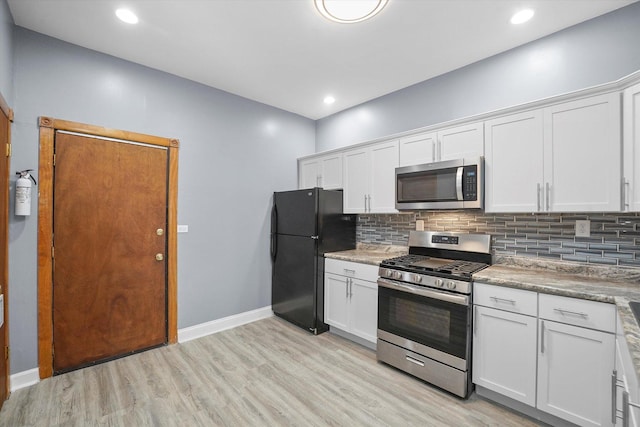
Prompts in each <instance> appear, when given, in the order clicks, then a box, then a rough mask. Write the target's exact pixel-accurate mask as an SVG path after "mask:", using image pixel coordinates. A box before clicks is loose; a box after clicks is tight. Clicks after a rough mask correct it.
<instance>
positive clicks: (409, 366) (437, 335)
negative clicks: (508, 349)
mask: <svg viewBox="0 0 640 427" xmlns="http://www.w3.org/2000/svg"><path fill="white" fill-rule="evenodd" d="M489 265H491V236H489V235H485V234H462V233H450V232H446V233H438V232H430V231H412V232H410V234H409V254H408V255H405V256H401V257H397V258H391V259H387V260H385V261H383V262H382V263H381V264H380V270H379V273H378V274H379V276H380V277H379V279H378V350H377V357H378V360H379V361H382V362H385V363H388V364H389V365H392V366H395V367H396V368H399V369H401V370H403V371H405V372H408V373H410V374H412V375H414V376H416V377H418V378H421V379H423V380H425V381H427V382H429V383H432V384H434V385H436V386H438V387H441V388H443V389H445V390H447V391H449V392H451V393H453V394H456V395H458V396H460V397H463V398H465V397H467V396H468V395H469V392H470V391H471V386H472V384H471V330H472V329H471V322H472V315H471V280H472V274H473V273H475V272H477V271H480V270H482V269H483V268H486V267H488V266H489Z"/></svg>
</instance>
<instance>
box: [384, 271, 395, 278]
mask: <svg viewBox="0 0 640 427" xmlns="http://www.w3.org/2000/svg"><path fill="white" fill-rule="evenodd" d="M385 275H386V276H387V277H393V270H387V271H385Z"/></svg>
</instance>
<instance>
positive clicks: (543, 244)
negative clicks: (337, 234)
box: [357, 210, 640, 268]
mask: <svg viewBox="0 0 640 427" xmlns="http://www.w3.org/2000/svg"><path fill="white" fill-rule="evenodd" d="M416 220H423V221H424V229H425V230H429V231H458V232H469V233H487V234H491V236H492V237H493V238H492V247H493V249H492V250H493V254H494V255H510V256H522V257H540V258H544V259H548V260H558V261H570V262H578V263H586V264H600V265H603V264H604V265H617V266H622V267H637V268H640V213H637V212H633V213H571V214H564V213H544V214H489V213H484V212H481V211H464V210H460V211H420V212H407V213H399V214H361V215H358V225H357V241H358V242H360V243H376V244H388V245H403V246H406V245H407V241H408V239H409V231H410V230H415V225H416ZM576 220H590V221H591V237H576V236H575V224H576Z"/></svg>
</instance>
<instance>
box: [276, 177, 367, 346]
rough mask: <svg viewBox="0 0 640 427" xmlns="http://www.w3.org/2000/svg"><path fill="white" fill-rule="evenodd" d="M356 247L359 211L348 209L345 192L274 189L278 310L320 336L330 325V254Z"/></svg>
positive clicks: (280, 315) (296, 323) (287, 318)
mask: <svg viewBox="0 0 640 427" xmlns="http://www.w3.org/2000/svg"><path fill="white" fill-rule="evenodd" d="M355 247H356V215H345V214H343V213H342V190H323V189H321V188H310V189H307V190H295V191H284V192H276V193H273V209H272V211H271V261H272V264H273V265H272V276H271V305H272V309H273V312H274V313H275V314H276V316H279V317H281V318H283V319H285V320H287V321H289V322H291V323H293V324H295V325H297V326H299V327H301V328H304V329H306V330H308V331H310V332H312V333H314V334H320V333H322V332H325V331H327V330H328V329H329V327H328V325H326V324H325V323H324V254H325V253H326V252H335V251H342V250H347V249H354V248H355Z"/></svg>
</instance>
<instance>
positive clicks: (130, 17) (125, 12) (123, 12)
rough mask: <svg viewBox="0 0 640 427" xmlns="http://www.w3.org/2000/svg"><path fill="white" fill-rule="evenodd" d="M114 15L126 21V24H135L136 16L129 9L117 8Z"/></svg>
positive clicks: (136, 21)
mask: <svg viewBox="0 0 640 427" xmlns="http://www.w3.org/2000/svg"><path fill="white" fill-rule="evenodd" d="M116 16H117V17H118V18H120V20H121V21H122V22H126V23H127V24H137V23H138V17H137V16H136V14H135V13H133V12H132V11H130V10H129V9H118V10H116Z"/></svg>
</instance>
